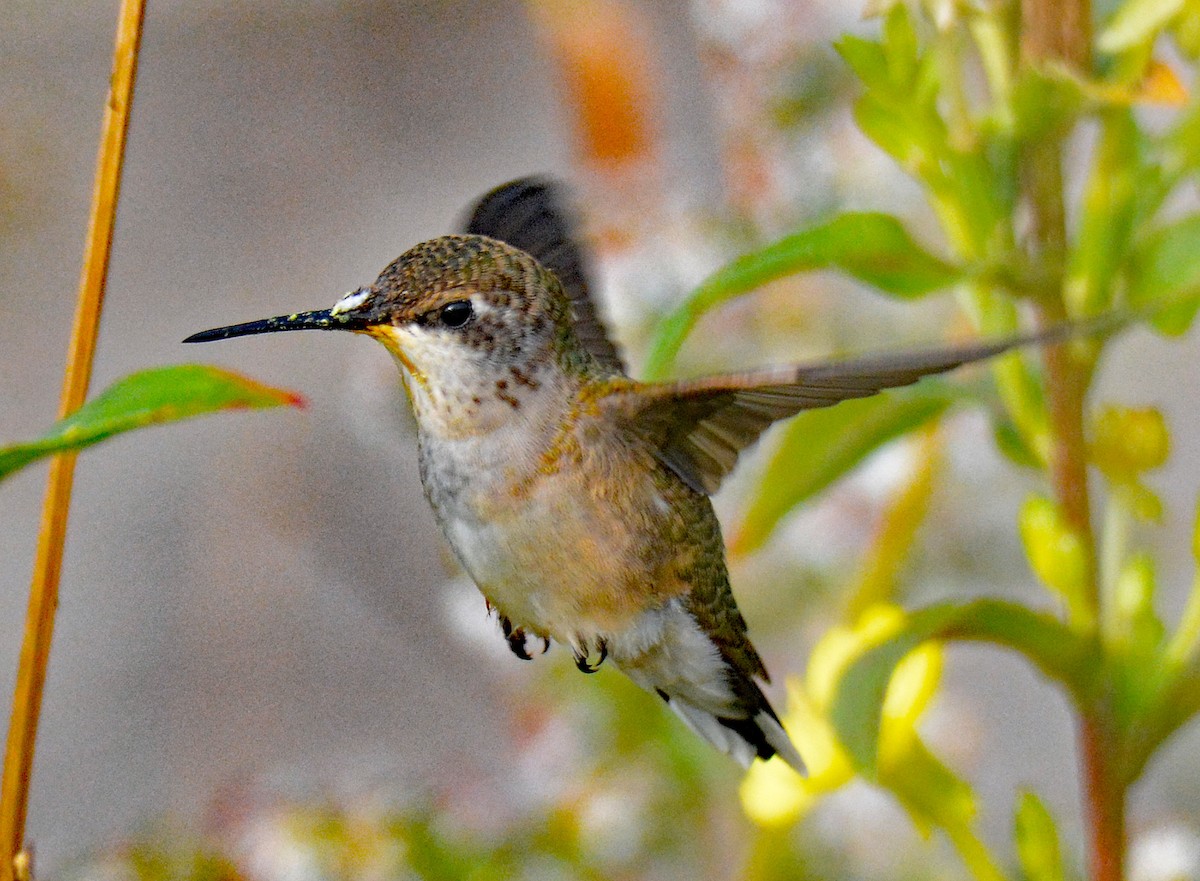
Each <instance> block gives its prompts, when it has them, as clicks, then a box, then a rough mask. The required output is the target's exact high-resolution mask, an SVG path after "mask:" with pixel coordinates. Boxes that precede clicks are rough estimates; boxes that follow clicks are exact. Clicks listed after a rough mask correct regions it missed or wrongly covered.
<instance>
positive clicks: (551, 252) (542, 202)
mask: <svg viewBox="0 0 1200 881" xmlns="http://www.w3.org/2000/svg"><path fill="white" fill-rule="evenodd" d="M575 229H576V225H575V222H574V217H573V215H572V213H571V211H570V210H569V209H568V207H567V203H566V200H565V199H564V198H563V195H562V190H561V188H560V187H559V186H557V185H556V184H554V183H553V182H551V181H548V180H545V179H543V178H537V177H526V178H521V179H520V180H515V181H511V182H509V183H506V184H502V185H501V186H499V187H497V188H496V189H494V190H492V191H491V192H490V193H488V194H487V195H486V196H484V197H483V198H482V199H480V200H479V202H478V203H477V204H476V205H475V207H474V209H472V211H471V217H470V219H469V220H468V221H467V223H466V230H465V231H466V232H467V233H468V234H471V235H480V236H488V237H489V238H493V239H499V240H500V241H502V242H504V243H506V244H509V245H512V246H513V247H514V248H520V249H521V250H522V251H524V252H525V253H527V254H529V255H530V256H531V257H533V258H534V259H535V260H537V261H538V262H539V263H541V264H542V265H543V266H545V267H546V268H547V269H549V270H550V271H551V272H553V273H554V274H555V275H556V276H557V277H558V280H559V282H561V283H562V286H563V291H564V292H565V293H566V295H567V299H568V300H570V301H571V312H572V319H573V323H574V327H575V334H576V336H578V337H579V341H580V343H582V344H583V347H584V348H585V349H587V350H588V351H589V352H591V353H592V355H594V356H595V357H596V359H597V360H599V361H600V362H601V363H602V364H604V365H606V366H608V367H612V368H614V369H615V370H618V371H620V372H622V373H624V372H625V365H624V363H622V361H621V355H620V353H619V352H618V351H617V348H616V346H614V345H613V343H612V340H610V339H609V338H608V334H607V333H606V332H605V329H604V323H603V322H602V321H601V320H600V316H599V315H598V314H597V312H596V304H595V303H594V302H593V301H592V298H591V294H590V293H589V290H588V277H589V275H590V267H589V266H588V262H587V259H586V255H585V254H584V251H583V249H582V248H581V247H580V246H579V244H578V240H577V238H576V235H575Z"/></svg>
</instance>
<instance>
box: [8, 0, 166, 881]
mask: <svg viewBox="0 0 1200 881" xmlns="http://www.w3.org/2000/svg"><path fill="white" fill-rule="evenodd" d="M144 7H145V0H123V2H122V5H121V11H120V15H119V18H118V23H117V41H116V49H115V52H114V57H113V75H112V81H111V84H110V87H109V93H108V103H107V105H106V107H105V113H104V125H103V129H102V131H101V137H100V149H99V155H98V156H97V159H96V181H95V188H94V190H93V193H92V212H91V219H90V222H89V225H88V233H87V240H86V243H85V248H84V258H83V272H82V276H81V278H80V281H79V301H78V306H77V308H76V312H75V325H74V328H73V329H72V332H71V348H70V351H69V353H68V356H67V367H66V375H65V377H64V379H63V391H62V401H61V404H60V407H59V415H60V416H66V415H68V414H70V413H72V412H74V411H75V410H77V409H79V407H80V405H82V404H83V402H84V399H85V398H86V397H87V390H88V384H89V382H90V380H91V375H92V356H93V354H94V353H95V349H96V332H97V330H98V328H99V323H100V309H101V306H102V305H103V303H104V283H105V279H106V278H107V275H108V257H109V253H110V250H111V247H112V231H113V222H114V218H115V215H116V207H117V194H118V192H119V191H120V182H121V164H122V160H123V159H124V155H125V133H126V130H127V128H128V124H129V106H130V103H131V101H132V100H133V79H134V73H135V71H136V70H137V54H138V45H139V43H140V40H141V35H142V19H143V12H144ZM74 474H75V457H74V456H73V455H60V456H57V457H55V459H54V460H53V462H52V463H51V466H50V480H49V484H48V486H47V489H46V500H45V504H44V505H43V507H42V524H41V531H40V533H39V535H38V546H37V555H36V558H35V560H34V568H33V580H32V584H31V585H30V589H29V608H28V611H27V613H26V618H25V638H24V642H23V643H22V644H21V658H20V662H19V665H18V667H17V683H16V687H15V689H14V691H13V709H12V716H11V718H10V719H9V726H8V745H7V749H6V751H5V754H4V776H3V782H2V783H0V881H11V879H13V878H14V877H15V878H26V877H28V876H29V873H30V866H29V855H28V853H27V852H26V851H25V850H24V847H25V816H26V812H27V809H28V805H29V781H30V776H31V774H32V771H33V752H34V746H35V744H36V742H37V729H38V719H39V717H40V716H41V709H42V691H43V689H44V688H45V684H46V669H47V667H48V665H49V663H50V642H51V638H52V636H53V634H54V614H55V611H56V610H57V608H58V582H59V574H60V572H61V570H62V556H63V544H64V542H65V540H66V533H67V509H68V506H69V504H70V501H71V484H72V481H73V478H74Z"/></svg>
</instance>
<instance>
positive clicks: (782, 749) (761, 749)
mask: <svg viewBox="0 0 1200 881" xmlns="http://www.w3.org/2000/svg"><path fill="white" fill-rule="evenodd" d="M658 694H659V697H661V698H662V699H663V700H664V701H666V702H667V705H668V706H669V707H670V708H671V709H672V710H674V711H675V715H677V716H678V717H679V718H680V719H682V720H683V721H684V724H686V725H687V726H688V727H689V728H691V729H692V730H693V731H694V732H696V734H698V735H700V736H701V737H703V738H704V739H705V740H707V741H708V742H709V743H711V744H712V745H713V746H715V747H716V748H717V749H719V750H720V751H721V752H723V753H725V754H726V755H728V756H731V757H732V758H733V760H734V761H736V762H737V763H738V764H739V765H741V766H742V767H743V768H749V767H750V764H751V763H752V762H753V761H754V760H755V759H756V758H758V759H764V760H765V759H769V758H771V757H772V756H776V755H777V756H779V758H781V759H783V760H784V761H785V762H787V763H788V765H790V766H791V767H792V769H793V770H795V772H796V773H797V774H802V775H803V774H806V773H807V772H806V770H805V767H804V760H803V759H802V758H800V753H799V752H798V751H797V750H796V747H795V746H794V745H793V744H792V741H791V738H789V737H788V735H787V732H786V731H784V730H783V725H782V724H780V722H779V717H778V716H777V715H775V711H774V710H773V709H772V708H771V705H770V704H769V703H767V699H766V697H765V696H764V697H763V698H762V705H761V706H762V708H761V709H760V710H759V711H758V712H757V713H755V714H754V715H753V716H747V717H744V718H741V719H733V718H729V717H726V716H718V715H716V714H714V713H710V712H709V711H707V710H703V709H701V708H700V707H697V706H694V705H692V704H689V703H688V702H687V701H685V700H682V699H680V698H678V697H672V696H671V695H668V694H667V693H666V692H663V691H659V692H658Z"/></svg>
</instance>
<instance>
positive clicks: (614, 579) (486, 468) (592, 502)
mask: <svg viewBox="0 0 1200 881" xmlns="http://www.w3.org/2000/svg"><path fill="white" fill-rule="evenodd" d="M493 440H500V439H498V438H497V439H493V438H476V439H473V441H472V442H470V443H466V444H454V445H453V446H454V447H455V449H450V448H448V447H447V446H446V445H444V444H441V443H437V444H435V445H434V450H430V449H428V448H423V450H422V475H423V477H424V480H425V484H426V492H427V494H428V496H429V500H430V503H431V504H432V506H433V508H434V511H435V512H436V514H437V516H438V520H439V521H440V522H441V525H442V528H443V530H444V532H445V534H446V537H447V539H448V540H449V542H450V544H451V546H452V547H453V548H454V551H455V554H456V555H457V556H458V558H459V560H460V561H461V562H462V564H463V566H464V568H466V570H467V572H468V573H469V574H470V575H471V577H472V579H473V580H474V581H475V583H476V584H477V585H478V587H479V588H480V590H481V591H482V592H483V594H484V595H485V596H486V597H487V599H488V600H489V601H490V602H491V603H492V605H493V606H495V607H496V608H497V609H498V610H499V611H500V612H501V614H503V615H504V616H506V617H507V618H509V619H510V620H511V621H512V623H513V624H514V625H516V626H519V627H524V628H525V629H526V630H527V631H529V632H531V633H534V634H537V635H539V636H548V637H551V638H553V639H554V640H556V641H558V642H560V643H563V644H566V645H572V646H575V647H579V646H581V645H583V646H586V645H588V644H594V643H595V640H596V639H597V638H605V639H609V638H610V637H611V636H612V635H614V634H618V633H620V632H622V631H625V630H627V629H628V628H630V627H631V626H633V625H634V623H635V622H636V621H638V619H639V618H640V617H641V616H642V615H643V614H644V613H646V612H648V611H651V610H653V609H655V608H658V607H661V606H663V605H665V604H666V603H667V602H668V601H669V600H670V599H671V598H673V597H676V596H679V595H681V594H684V593H686V592H687V591H688V590H689V589H690V585H689V584H688V583H687V582H686V581H685V580H684V579H682V578H681V577H680V571H681V569H682V567H681V566H680V565H678V564H679V563H680V562H681V561H686V559H687V557H688V556H689V552H690V548H689V544H688V542H686V541H682V540H680V539H681V538H682V537H681V536H680V535H679V534H678V533H679V531H680V525H681V524H680V519H681V518H680V512H679V511H678V510H676V508H677V506H673V505H672V504H671V502H670V501H669V500H668V499H666V498H664V497H663V487H662V486H661V477H656V476H655V474H654V473H653V472H652V471H651V470H650V469H648V468H647V467H646V466H645V465H644V464H642V467H633V464H630V463H626V464H628V465H629V467H627V468H621V469H619V470H620V472H621V473H622V479H621V480H619V481H614V480H612V479H611V478H609V477H607V475H606V473H605V470H610V469H602V468H598V467H596V461H595V460H596V458H597V457H596V456H595V455H592V456H590V457H588V458H586V459H585V460H583V462H575V463H573V465H572V467H570V468H563V469H561V470H550V471H549V472H548V473H547V470H545V469H543V470H540V471H539V470H537V469H536V468H534V467H532V466H531V463H529V462H527V461H525V460H524V459H523V458H522V457H521V456H520V455H519V454H518V455H517V456H515V457H514V456H513V455H512V453H513V448H512V446H510V445H506V444H496V443H493V442H491V441H493ZM434 451H436V454H434V455H431V453H433V452H434ZM594 452H595V451H593V453H594ZM485 463H486V464H485Z"/></svg>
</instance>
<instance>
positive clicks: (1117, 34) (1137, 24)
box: [1096, 0, 1184, 53]
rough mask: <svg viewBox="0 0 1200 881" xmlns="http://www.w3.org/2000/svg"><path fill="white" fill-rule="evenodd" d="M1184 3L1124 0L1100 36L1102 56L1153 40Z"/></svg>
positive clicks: (1170, 0)
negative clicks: (1105, 53) (1104, 53)
mask: <svg viewBox="0 0 1200 881" xmlns="http://www.w3.org/2000/svg"><path fill="white" fill-rule="evenodd" d="M1183 4H1184V0H1126V2H1125V3H1124V4H1123V5H1122V6H1121V8H1120V9H1118V10H1117V13H1116V15H1114V16H1113V18H1112V21H1111V22H1109V25H1108V27H1107V28H1105V29H1104V31H1103V32H1102V33H1101V34H1100V37H1099V39H1098V40H1097V41H1096V45H1097V46H1099V47H1100V49H1101V50H1102V51H1104V52H1114V53H1115V52H1123V51H1125V50H1126V49H1129V48H1131V47H1133V46H1135V45H1137V44H1138V43H1143V42H1145V41H1147V40H1150V39H1151V38H1153V37H1154V36H1155V35H1156V34H1157V33H1158V32H1159V31H1160V30H1162V29H1163V28H1164V27H1166V25H1167V23H1168V22H1169V21H1170V20H1171V19H1172V18H1174V17H1175V16H1176V15H1178V14H1179V11H1180V10H1182V9H1183Z"/></svg>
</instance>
